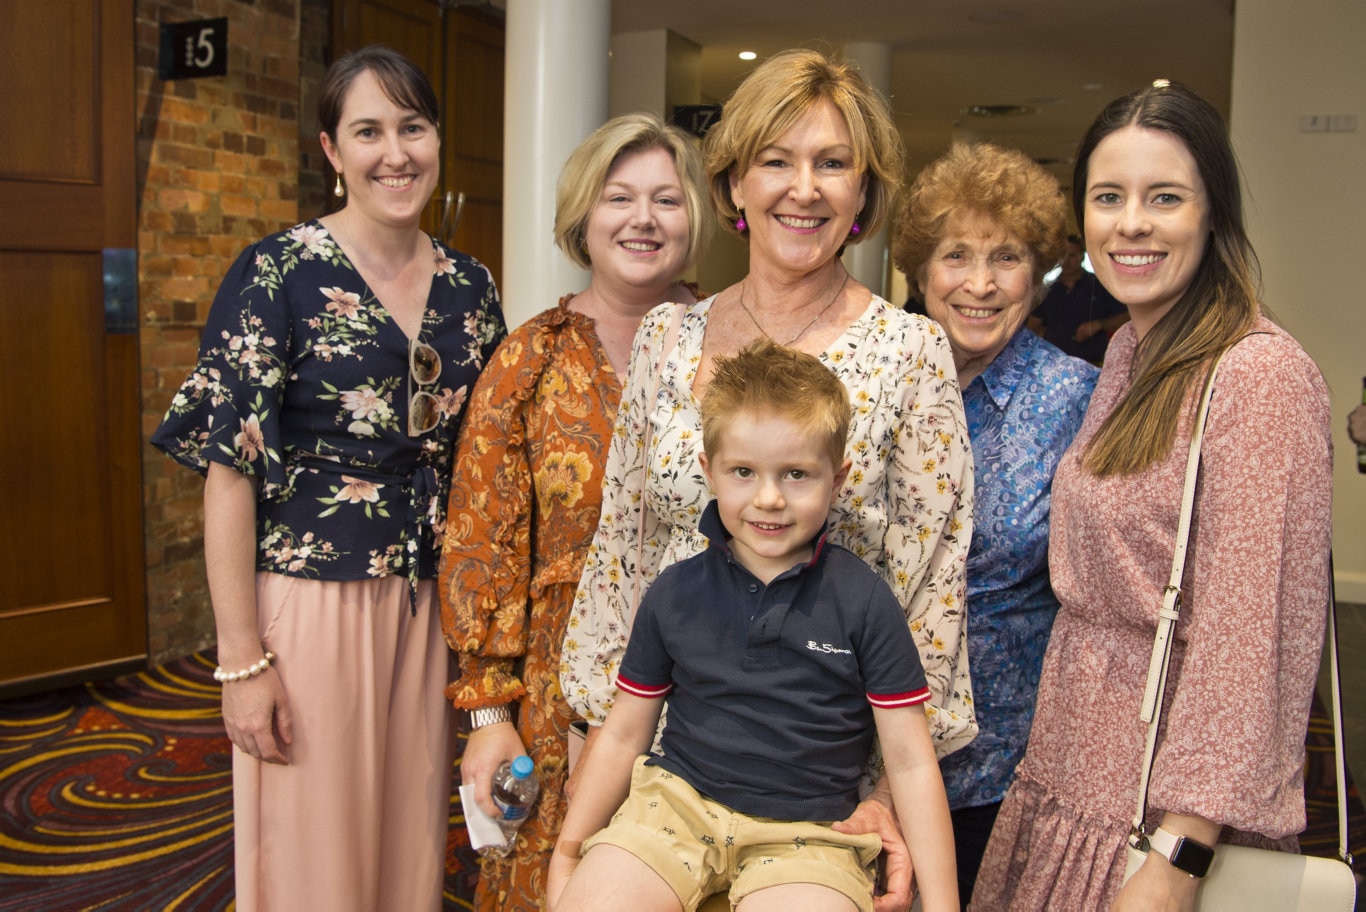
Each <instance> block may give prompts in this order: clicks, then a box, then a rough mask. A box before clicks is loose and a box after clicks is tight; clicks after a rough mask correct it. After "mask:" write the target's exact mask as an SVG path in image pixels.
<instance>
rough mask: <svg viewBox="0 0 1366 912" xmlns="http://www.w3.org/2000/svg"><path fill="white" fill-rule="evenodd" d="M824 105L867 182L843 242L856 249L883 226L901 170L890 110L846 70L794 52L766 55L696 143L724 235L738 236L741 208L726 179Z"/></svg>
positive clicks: (858, 77)
mask: <svg viewBox="0 0 1366 912" xmlns="http://www.w3.org/2000/svg"><path fill="white" fill-rule="evenodd" d="M823 101H828V102H830V103H831V104H833V105H834V106H835V108H836V109H837V110H838V111H839V112H840V114H841V116H843V118H844V123H845V125H846V126H847V127H848V128H849V134H850V136H851V137H852V139H853V146H854V162H853V164H854V170H856V171H858V172H859V173H860V174H862V175H864V176H865V177H867V179H868V187H867V189H866V191H865V194H866V195H865V200H864V205H863V210H862V211H861V212H860V213H859V216H858V220H859V224H860V226H861V227H862V229H863V230H862V232H861V233H859V234H857V235H853V236H851V237H849V239H848V240H847V241H846V243H849V244H857V243H858V242H859V241H861V240H863V239H864V238H866V237H870V236H871V235H874V234H876V233H877V231H878V229H879V228H881V227H882V224H883V222H884V221H885V220H886V218H887V215H888V211H889V210H890V208H891V204H892V200H893V199H894V198H895V197H896V192H897V188H898V187H900V186H901V175H902V173H903V171H904V169H905V164H904V161H905V151H904V149H903V147H902V144H901V136H900V134H898V133H897V131H896V125H895V124H894V123H893V122H892V109H891V107H890V106H889V105H888V104H887V100H886V99H885V98H883V97H882V95H880V94H879V93H878V92H877V91H876V90H875V89H874V88H873V87H872V86H871V85H869V84H868V81H867V80H866V79H864V78H863V75H862V74H861V73H859V71H858V70H857V68H855V66H854V65H853V64H851V63H849V62H847V61H844V60H839V59H837V58H833V57H827V56H826V55H825V54H822V53H820V52H819V51H812V50H805V49H800V48H797V49H793V50H788V51H783V52H782V53H780V54H776V55H774V56H773V57H770V58H769V59H768V60H766V61H764V62H763V63H762V64H760V65H759V66H758V67H757V68H756V69H755V70H754V72H753V73H750V74H749V76H748V77H747V78H746V79H745V81H744V82H742V83H741V84H740V87H739V88H737V89H736V90H735V92H734V94H732V95H731V96H730V98H729V99H728V100H727V101H726V103H725V105H724V106H723V107H722V110H721V119H720V121H719V122H718V123H717V124H716V125H715V126H713V127H712V128H711V131H710V132H708V133H707V138H706V139H705V140H704V141H703V145H702V155H703V159H704V161H705V166H706V169H707V181H708V182H709V184H710V188H711V198H712V202H713V203H714V204H715V205H716V210H717V212H718V214H719V215H720V217H721V222H722V225H723V226H724V227H725V228H726V230H728V231H732V232H735V233H736V234H740V236H741V237H744V236H745V235H744V234H743V233H741V232H738V231H736V229H735V220H736V219H738V218H739V217H740V210H739V209H738V208H736V206H735V203H734V201H733V200H732V199H731V196H730V176H731V174H732V173H733V174H735V176H737V177H739V176H740V175H742V174H744V172H745V171H747V170H748V169H749V167H750V166H751V164H752V163H753V162H754V160H755V158H756V157H757V156H758V154H759V152H760V151H762V150H763V149H764V148H766V147H767V146H769V145H772V144H773V143H774V142H776V141H777V139H778V137H780V136H782V135H783V133H785V132H786V131H787V129H788V128H789V127H791V126H792V125H793V124H794V123H796V122H797V120H798V119H800V118H801V117H802V115H804V114H806V112H808V111H810V110H811V109H812V108H814V107H815V106H817V105H818V104H820V103H821V102H823Z"/></svg>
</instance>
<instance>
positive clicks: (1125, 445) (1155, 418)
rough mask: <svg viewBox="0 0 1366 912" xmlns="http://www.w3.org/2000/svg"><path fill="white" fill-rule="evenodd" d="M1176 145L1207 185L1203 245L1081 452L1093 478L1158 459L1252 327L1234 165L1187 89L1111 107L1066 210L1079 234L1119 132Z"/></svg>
mask: <svg viewBox="0 0 1366 912" xmlns="http://www.w3.org/2000/svg"><path fill="white" fill-rule="evenodd" d="M1130 126H1134V127H1142V128H1144V129H1147V130H1161V131H1162V132H1164V133H1169V134H1171V135H1172V136H1174V137H1176V138H1177V139H1178V140H1180V141H1181V144H1182V145H1183V146H1185V147H1186V151H1188V152H1189V153H1190V155H1191V158H1192V159H1194V161H1195V167H1196V170H1197V171H1198V172H1199V174H1200V179H1201V180H1202V181H1203V182H1204V185H1205V197H1206V200H1207V201H1208V220H1209V228H1210V235H1209V239H1208V243H1207V244H1206V246H1205V251H1204V255H1203V256H1202V257H1201V259H1200V265H1199V267H1198V268H1197V269H1196V272H1195V276H1194V277H1193V278H1192V279H1191V283H1190V285H1189V286H1188V287H1187V288H1186V290H1185V293H1184V294H1182V295H1181V298H1180V299H1179V300H1178V301H1177V302H1176V304H1175V305H1174V306H1173V307H1172V308H1171V309H1170V310H1169V311H1167V313H1165V314H1163V316H1162V318H1161V319H1160V320H1158V321H1157V323H1156V324H1155V325H1154V326H1153V328H1152V329H1151V330H1150V331H1149V332H1148V334H1147V335H1146V336H1145V337H1144V338H1143V340H1142V341H1141V342H1140V343H1139V348H1138V351H1137V352H1135V354H1134V363H1133V368H1132V374H1133V383H1132V385H1131V386H1130V388H1129V391H1128V393H1127V394H1125V396H1124V398H1123V399H1122V400H1120V403H1119V405H1118V406H1117V407H1116V408H1115V410H1114V412H1112V413H1111V414H1110V416H1109V417H1108V418H1107V419H1106V420H1105V422H1104V423H1103V424H1102V425H1101V427H1100V430H1099V431H1097V432H1096V436H1095V438H1094V439H1093V440H1092V441H1091V444H1090V446H1089V447H1088V448H1087V452H1086V456H1085V465H1086V467H1087V468H1089V469H1090V470H1091V471H1093V472H1095V473H1096V474H1098V475H1108V474H1131V473H1136V472H1140V471H1142V470H1143V469H1146V468H1147V467H1149V466H1151V465H1152V464H1153V463H1155V462H1156V461H1158V460H1159V459H1161V458H1162V457H1163V456H1165V455H1166V453H1167V451H1168V450H1169V449H1171V445H1172V441H1173V440H1174V439H1175V436H1176V426H1177V422H1178V420H1179V418H1180V415H1181V407H1182V403H1183V402H1184V400H1185V399H1186V397H1187V396H1193V395H1195V394H1196V392H1197V391H1198V389H1199V387H1200V384H1201V382H1202V381H1203V379H1204V375H1205V371H1206V369H1207V367H1208V365H1209V364H1210V363H1212V361H1213V359H1214V358H1215V357H1217V356H1218V355H1219V353H1220V352H1222V351H1223V350H1224V349H1226V348H1229V347H1230V346H1231V345H1233V344H1234V343H1235V342H1237V341H1238V339H1240V338H1242V337H1243V336H1244V335H1245V334H1246V333H1247V332H1248V330H1249V329H1250V328H1251V327H1252V324H1253V322H1254V321H1255V320H1256V319H1257V315H1258V313H1259V311H1260V306H1259V304H1258V301H1257V297H1258V286H1259V283H1260V272H1259V268H1258V264H1257V255H1256V254H1255V253H1254V252H1253V250H1252V244H1251V242H1250V241H1249V240H1248V237H1247V230H1246V228H1245V227H1244V224H1243V197H1242V188H1241V186H1240V184H1239V174H1238V162H1237V160H1236V159H1235V157H1234V155H1233V145H1232V143H1230V142H1229V137H1228V129H1227V127H1226V126H1225V125H1224V120H1223V118H1222V117H1221V116H1220V115H1219V112H1218V111H1217V110H1216V109H1215V108H1214V106H1213V105H1211V104H1210V103H1209V102H1208V101H1206V100H1205V99H1203V98H1201V97H1200V96H1199V95H1197V94H1196V93H1195V92H1193V91H1191V90H1190V89H1189V88H1187V87H1186V86H1183V85H1180V84H1178V83H1175V82H1169V81H1168V80H1165V79H1159V80H1157V81H1156V82H1154V83H1153V84H1152V85H1151V86H1147V87H1146V88H1143V89H1139V90H1138V91H1136V92H1132V93H1130V94H1128V95H1125V96H1123V97H1122V98H1117V99H1115V100H1114V101H1112V102H1110V104H1108V105H1107V106H1106V107H1105V109H1104V110H1103V111H1101V112H1100V114H1099V115H1098V116H1097V117H1096V120H1095V122H1094V123H1092V124H1091V128H1090V129H1089V130H1087V131H1086V135H1085V136H1084V137H1083V138H1082V141H1081V145H1080V146H1079V147H1078V149H1077V163H1076V166H1075V167H1074V168H1073V171H1072V206H1073V209H1074V211H1075V212H1076V216H1077V225H1078V226H1079V227H1080V228H1081V229H1082V234H1083V236H1084V235H1085V233H1086V221H1085V219H1086V201H1087V195H1088V191H1087V179H1088V177H1089V166H1090V162H1091V155H1092V154H1093V153H1094V152H1095V151H1096V147H1097V146H1098V145H1100V143H1101V141H1102V140H1104V139H1105V138H1106V137H1108V136H1110V135H1111V134H1112V133H1115V132H1117V131H1119V130H1121V129H1123V128H1125V127H1130Z"/></svg>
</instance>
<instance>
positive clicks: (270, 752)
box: [223, 668, 294, 765]
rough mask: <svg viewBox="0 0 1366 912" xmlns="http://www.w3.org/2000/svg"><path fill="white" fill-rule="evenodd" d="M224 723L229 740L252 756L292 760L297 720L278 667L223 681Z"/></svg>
mask: <svg viewBox="0 0 1366 912" xmlns="http://www.w3.org/2000/svg"><path fill="white" fill-rule="evenodd" d="M223 727H224V728H226V729H227V730H228V740H230V741H232V743H233V744H234V745H236V747H237V749H238V750H240V751H241V752H242V753H244V754H246V755H247V756H248V757H255V758H256V759H257V760H262V761H264V762H266V763H279V764H282V765H287V764H288V763H289V753H288V750H287V749H288V747H289V745H290V744H291V743H293V741H294V728H293V721H292V719H291V716H290V712H289V697H288V696H287V695H286V694H285V686H284V684H283V683H282V682H281V681H280V676H279V675H278V674H276V673H275V669H274V668H267V669H266V670H265V671H264V672H262V673H261V674H259V675H256V676H255V677H251V678H247V679H246V680H244V681H243V680H239V681H233V682H232V683H226V684H224V685H223Z"/></svg>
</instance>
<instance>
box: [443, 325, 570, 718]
mask: <svg viewBox="0 0 1366 912" xmlns="http://www.w3.org/2000/svg"><path fill="white" fill-rule="evenodd" d="M542 327H543V324H538V325H537V328H536V329H535V330H533V332H532V333H525V332H518V333H514V334H513V335H512V336H509V337H508V339H507V340H505V341H504V342H503V344H502V345H500V346H499V348H498V350H497V351H496V352H495V353H494V355H493V358H492V359H491V360H490V362H489V364H488V366H487V367H485V368H484V371H483V373H482V374H480V376H479V382H478V383H477V384H476V386H475V389H474V394H473V397H472V399H471V401H470V407H469V410H468V411H467V413H466V415H465V423H464V425H463V426H462V427H461V431H460V438H459V443H458V445H457V447H456V453H455V463H454V472H453V474H452V479H451V495H450V501H449V504H448V506H447V510H446V533H445V540H444V545H443V548H442V559H441V570H440V575H439V582H438V591H439V593H440V598H441V624H442V628H443V630H444V631H445V635H446V642H447V643H448V644H449V645H450V647H451V649H452V650H453V651H454V652H455V654H456V657H457V658H458V660H459V663H460V676H459V678H457V679H456V680H455V681H454V682H452V683H451V684H450V685H449V686H448V687H447V688H446V697H447V698H448V699H449V700H451V702H452V703H453V704H454V705H455V706H456V707H457V708H460V709H476V708H479V707H481V706H498V705H502V704H505V703H510V702H512V701H513V700H516V699H517V698H519V697H521V696H522V695H523V694H525V693H526V687H525V685H524V684H523V682H522V680H521V678H520V677H519V675H518V664H519V660H520V658H521V657H522V656H523V655H524V654H525V652H526V645H527V630H528V618H527V612H528V606H529V604H530V600H529V596H530V586H531V548H532V541H531V525H532V514H533V511H534V504H533V502H532V492H531V459H530V455H529V453H528V450H527V446H528V441H527V424H526V416H525V411H526V408H527V404H528V402H529V400H530V399H531V397H532V395H533V394H534V392H535V390H536V382H537V378H538V377H539V376H540V375H541V372H542V371H543V370H544V367H545V359H546V356H547V351H548V348H549V346H548V345H547V344H546V342H545V340H544V339H542V338H540V336H542V335H544V331H543V329H542Z"/></svg>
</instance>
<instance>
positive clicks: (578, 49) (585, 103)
mask: <svg viewBox="0 0 1366 912" xmlns="http://www.w3.org/2000/svg"><path fill="white" fill-rule="evenodd" d="M611 13H612V3H611V0H508V4H507V57H506V63H505V89H504V93H503V102H504V107H503V110H504V114H503V264H504V265H503V284H502V287H501V288H500V289H499V291H500V292H501V294H502V298H503V313H504V316H505V317H506V319H507V322H508V326H509V328H511V327H513V326H517V325H519V324H521V323H524V322H526V320H527V319H528V318H529V317H532V316H534V315H536V314H538V313H540V312H541V311H543V310H545V309H546V308H547V307H551V306H553V305H554V304H555V302H556V301H558V300H559V298H560V296H561V295H563V294H564V293H566V292H570V291H578V290H580V289H582V288H585V287H587V285H588V273H587V272H585V271H584V270H582V269H578V268H577V267H575V266H573V265H572V264H571V263H570V262H569V261H568V260H566V259H565V257H564V255H563V254H562V253H560V251H559V249H558V248H556V247H555V242H554V239H553V231H554V227H555V181H556V180H557V179H558V178H559V175H560V167H561V166H562V165H563V164H564V160H565V159H566V158H567V157H568V156H569V153H570V152H572V151H573V150H574V147H575V146H576V145H578V144H579V143H580V142H581V141H582V140H583V138H584V137H586V136H587V135H588V134H589V133H591V132H593V131H594V130H596V129H597V128H598V127H599V126H601V125H602V123H603V122H604V121H605V120H606V119H607V76H608V42H609V38H610V33H611V18H612V17H611Z"/></svg>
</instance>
